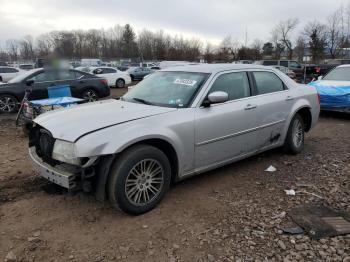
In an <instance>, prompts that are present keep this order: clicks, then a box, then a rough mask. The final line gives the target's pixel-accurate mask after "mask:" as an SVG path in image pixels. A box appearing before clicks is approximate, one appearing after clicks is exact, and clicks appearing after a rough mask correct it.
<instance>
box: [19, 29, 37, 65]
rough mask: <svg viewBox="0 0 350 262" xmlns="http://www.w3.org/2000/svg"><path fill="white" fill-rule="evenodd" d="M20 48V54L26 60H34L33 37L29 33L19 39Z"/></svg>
mask: <svg viewBox="0 0 350 262" xmlns="http://www.w3.org/2000/svg"><path fill="white" fill-rule="evenodd" d="M18 48H19V53H20V56H21V57H22V58H23V59H25V60H32V59H33V58H34V46H33V37H32V36H30V35H27V36H25V37H23V39H21V40H19V41H18Z"/></svg>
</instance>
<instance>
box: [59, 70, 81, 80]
mask: <svg viewBox="0 0 350 262" xmlns="http://www.w3.org/2000/svg"><path fill="white" fill-rule="evenodd" d="M58 76H59V79H60V80H74V79H77V75H76V72H75V71H70V70H62V71H59V72H58Z"/></svg>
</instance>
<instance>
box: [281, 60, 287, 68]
mask: <svg viewBox="0 0 350 262" xmlns="http://www.w3.org/2000/svg"><path fill="white" fill-rule="evenodd" d="M280 65H281V66H284V67H288V61H280Z"/></svg>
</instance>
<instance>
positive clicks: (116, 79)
mask: <svg viewBox="0 0 350 262" xmlns="http://www.w3.org/2000/svg"><path fill="white" fill-rule="evenodd" d="M89 73H91V74H94V75H97V76H99V77H102V78H104V79H107V82H108V85H109V86H111V87H118V88H122V87H124V86H125V85H128V84H130V83H131V77H130V75H129V74H128V73H127V72H123V71H120V70H118V69H116V68H113V67H103V66H100V67H90V72H89Z"/></svg>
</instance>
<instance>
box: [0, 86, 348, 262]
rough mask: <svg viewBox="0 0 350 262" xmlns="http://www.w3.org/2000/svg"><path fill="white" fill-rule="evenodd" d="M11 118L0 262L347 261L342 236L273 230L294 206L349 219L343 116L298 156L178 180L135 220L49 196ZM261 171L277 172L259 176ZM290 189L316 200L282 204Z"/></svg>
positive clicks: (3, 173) (0, 135)
mask: <svg viewBox="0 0 350 262" xmlns="http://www.w3.org/2000/svg"><path fill="white" fill-rule="evenodd" d="M121 92H123V91H121V90H118V91H116V90H114V91H113V95H114V96H117V95H119V94H120V93H121ZM13 120H14V116H13V115H0V145H1V151H0V260H2V259H4V260H5V257H6V256H7V258H8V260H9V261H16V260H17V261H115V260H121V261H264V260H267V261H296V260H299V261H347V262H349V261H350V235H347V236H341V237H334V238H327V239H321V240H319V241H316V240H311V239H310V238H309V237H308V236H306V235H297V236H291V235H285V234H281V231H280V230H279V229H280V228H281V227H282V226H285V225H290V224H291V220H290V218H289V217H288V211H289V210H290V209H291V208H292V207H295V206H297V205H298V204H300V203H305V202H315V201H322V202H325V203H327V204H328V205H331V206H332V207H335V208H341V209H345V210H348V211H350V205H349V203H350V160H349V159H350V117H349V116H347V115H342V114H334V113H333V114H326V115H322V117H321V119H320V122H319V124H318V126H317V127H316V128H315V129H314V130H313V131H312V132H311V133H310V134H308V135H307V137H306V146H305V150H304V152H303V153H302V154H299V155H297V156H290V155H285V154H283V153H282V152H281V150H273V151H270V152H266V153H264V154H261V155H258V156H255V157H251V158H249V159H247V160H244V161H241V162H239V163H236V164H232V165H229V166H227V167H224V168H221V169H218V170H215V171H212V172H209V173H206V174H203V175H200V176H197V177H195V178H191V179H188V180H186V181H183V182H181V183H179V184H176V185H175V186H173V187H172V189H171V190H170V192H169V193H168V195H167V196H166V198H165V199H164V201H163V202H162V203H161V204H160V206H159V207H158V208H156V209H155V210H153V211H152V212H150V213H147V214H145V215H142V216H138V217H132V216H128V215H125V214H123V213H120V212H118V211H115V210H113V209H112V208H111V207H110V206H109V204H108V203H100V202H98V201H96V200H95V199H94V197H93V196H91V195H87V194H83V193H77V194H74V195H72V194H66V193H62V192H59V191H57V190H55V191H52V190H50V189H52V187H50V185H48V183H47V182H46V181H45V180H44V179H42V178H40V177H39V176H38V175H36V174H35V172H34V171H33V169H32V167H31V164H30V162H29V160H28V157H27V145H26V143H27V140H26V138H25V136H24V135H22V132H21V130H20V129H16V128H15V127H14V121H13ZM269 165H273V166H275V167H276V168H277V171H276V172H274V173H268V172H265V171H264V170H265V169H266V168H267V167H268V166H269ZM301 183H303V184H306V185H307V186H306V187H300V186H297V184H298V185H300V184H301ZM290 188H293V189H295V190H296V191H307V192H309V193H314V194H317V195H319V196H321V197H322V198H323V199H319V198H317V197H315V196H313V195H310V194H305V193H303V194H301V193H300V194H299V193H297V195H296V196H287V195H286V194H285V192H284V189H290ZM283 212H287V215H286V216H284V213H283ZM11 259H13V260H11Z"/></svg>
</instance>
